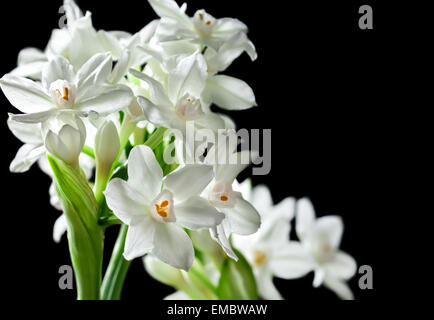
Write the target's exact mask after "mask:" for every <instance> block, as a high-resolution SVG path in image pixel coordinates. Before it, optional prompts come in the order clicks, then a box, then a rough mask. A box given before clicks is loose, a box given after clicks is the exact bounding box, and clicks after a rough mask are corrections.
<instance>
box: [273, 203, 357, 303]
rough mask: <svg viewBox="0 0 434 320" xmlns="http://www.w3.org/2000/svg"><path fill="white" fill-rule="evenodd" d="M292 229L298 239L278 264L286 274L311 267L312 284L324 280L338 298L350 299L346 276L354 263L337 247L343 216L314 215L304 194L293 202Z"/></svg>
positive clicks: (351, 273)
mask: <svg viewBox="0 0 434 320" xmlns="http://www.w3.org/2000/svg"><path fill="white" fill-rule="evenodd" d="M295 231H296V233H297V236H298V238H299V239H300V243H298V242H295V241H293V242H291V246H290V247H289V248H287V249H286V250H285V251H286V255H287V257H288V261H287V263H282V265H281V269H282V270H285V272H286V275H287V277H285V278H286V279H290V278H299V277H302V276H303V275H305V274H307V273H308V272H310V271H312V270H313V271H314V272H315V277H314V281H313V285H314V286H315V287H318V286H320V285H321V284H324V286H326V287H327V288H329V289H330V290H332V291H334V292H335V293H336V294H337V295H338V296H339V297H340V298H341V299H353V294H352V292H351V289H350V288H349V286H348V285H347V284H346V280H348V279H350V278H351V277H353V276H354V274H355V273H356V267H357V266H356V262H355V260H354V258H353V257H351V256H350V255H348V254H347V253H345V252H343V251H340V250H339V244H340V242H341V238H342V233H343V231H344V226H343V223H342V219H341V218H340V217H338V216H324V217H321V218H318V219H315V211H314V209H313V206H312V203H311V202H310V200H309V199H307V198H303V199H300V200H298V201H297V204H296V230H295ZM277 276H279V275H278V274H277Z"/></svg>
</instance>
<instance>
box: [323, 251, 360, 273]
mask: <svg viewBox="0 0 434 320" xmlns="http://www.w3.org/2000/svg"><path fill="white" fill-rule="evenodd" d="M323 267H324V269H325V271H326V274H327V276H328V275H330V276H332V277H333V278H336V279H343V280H348V279H350V278H351V277H353V276H354V274H355V273H356V271H357V264H356V261H355V260H354V258H353V257H352V256H350V255H349V254H347V253H345V252H342V251H338V252H337V253H336V255H335V257H334V259H333V260H332V261H329V262H327V263H325V264H324V265H323Z"/></svg>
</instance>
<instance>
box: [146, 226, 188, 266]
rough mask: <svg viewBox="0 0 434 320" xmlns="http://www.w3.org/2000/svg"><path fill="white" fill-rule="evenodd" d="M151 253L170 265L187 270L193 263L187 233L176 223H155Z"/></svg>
mask: <svg viewBox="0 0 434 320" xmlns="http://www.w3.org/2000/svg"><path fill="white" fill-rule="evenodd" d="M152 253H153V254H154V255H155V256H156V257H157V258H158V259H160V260H161V261H163V262H165V263H167V264H169V265H171V266H172V267H175V268H178V269H182V270H185V271H188V269H189V268H190V267H191V265H192V264H193V260H194V249H193V244H192V242H191V239H190V238H189V237H188V235H187V233H186V232H185V231H184V230H183V229H182V228H181V227H178V226H177V225H176V224H173V223H164V224H163V223H161V224H156V229H155V234H154V249H153V250H152Z"/></svg>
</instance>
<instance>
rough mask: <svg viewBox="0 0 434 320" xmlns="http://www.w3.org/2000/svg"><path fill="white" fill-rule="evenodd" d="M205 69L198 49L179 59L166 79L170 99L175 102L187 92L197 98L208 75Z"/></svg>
mask: <svg viewBox="0 0 434 320" xmlns="http://www.w3.org/2000/svg"><path fill="white" fill-rule="evenodd" d="M206 70H207V65H206V61H205V59H204V58H203V56H202V55H201V54H200V53H199V52H198V51H197V52H195V53H193V54H192V55H190V56H187V57H185V58H183V59H181V60H180V61H179V63H178V65H177V66H176V68H175V69H174V70H172V71H171V72H170V74H169V76H168V79H167V83H168V93H169V98H170V100H171V101H172V102H174V103H176V101H178V100H179V99H180V98H181V97H182V96H184V94H187V93H188V94H190V95H191V96H193V97H196V98H199V97H200V95H201V93H202V91H203V89H204V88H205V80H206V78H207V77H208V73H207V71H206Z"/></svg>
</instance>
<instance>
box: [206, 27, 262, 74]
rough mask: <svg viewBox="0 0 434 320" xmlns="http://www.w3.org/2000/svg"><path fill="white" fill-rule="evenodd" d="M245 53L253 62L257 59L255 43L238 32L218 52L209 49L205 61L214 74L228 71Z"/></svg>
mask: <svg viewBox="0 0 434 320" xmlns="http://www.w3.org/2000/svg"><path fill="white" fill-rule="evenodd" d="M244 51H246V52H247V54H248V55H249V56H250V59H251V60H252V61H253V60H255V59H256V58H257V54H256V49H255V46H254V45H253V43H252V42H251V41H250V40H249V39H248V38H247V36H246V34H245V33H244V32H238V33H236V34H235V35H234V36H233V37H231V38H230V39H228V40H227V41H225V42H224V43H223V45H222V46H221V47H220V48H219V50H218V51H215V50H213V49H212V48H207V50H206V51H205V54H204V55H205V59H206V60H207V62H208V69H211V70H210V71H211V72H212V73H213V74H214V73H217V72H221V71H224V70H226V68H227V67H229V66H230V65H231V64H232V62H233V61H234V60H235V59H236V58H238V57H239V56H240V55H241V54H242V53H243V52H244Z"/></svg>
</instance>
